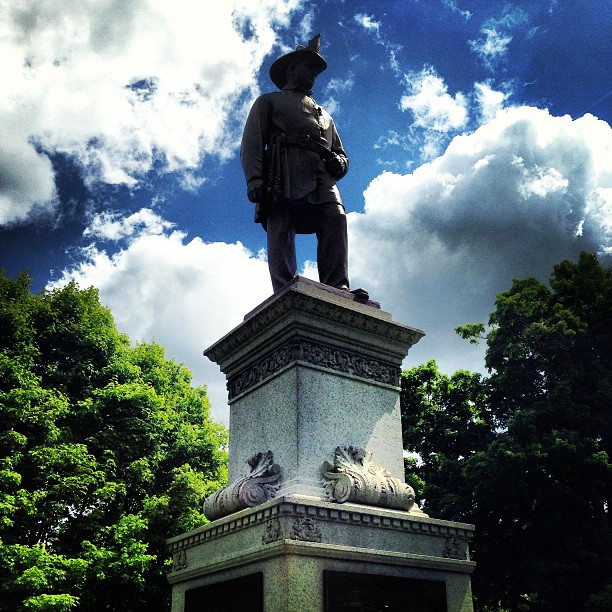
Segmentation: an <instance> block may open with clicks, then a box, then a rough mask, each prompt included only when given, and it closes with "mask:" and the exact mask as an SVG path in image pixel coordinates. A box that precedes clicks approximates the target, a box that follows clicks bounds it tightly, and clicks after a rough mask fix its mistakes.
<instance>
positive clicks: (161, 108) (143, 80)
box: [0, 0, 300, 224]
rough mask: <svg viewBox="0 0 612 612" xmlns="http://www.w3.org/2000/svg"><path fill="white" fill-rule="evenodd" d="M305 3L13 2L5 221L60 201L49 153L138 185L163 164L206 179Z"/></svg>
mask: <svg viewBox="0 0 612 612" xmlns="http://www.w3.org/2000/svg"><path fill="white" fill-rule="evenodd" d="M299 4H300V0H288V1H287V0H260V1H259V2H257V3H252V2H249V1H248V0H224V1H223V2H212V3H204V2H198V1H197V0H178V1H175V2H171V3H167V2H160V1H158V0H124V1H117V0H78V1H77V0H17V1H15V2H10V3H6V2H3V3H2V4H1V5H0V10H1V11H2V19H1V20H0V56H1V57H2V61H1V62H0V80H1V81H2V87H1V88H0V117H2V118H1V119H0V129H1V130H2V135H3V137H2V139H1V140H0V176H2V181H0V223H2V224H8V223H11V222H14V221H21V220H24V219H26V218H27V217H28V215H30V214H31V213H32V211H33V210H34V209H35V208H37V207H40V206H41V205H43V206H44V205H46V206H47V207H48V206H50V205H52V204H53V202H54V200H55V198H56V194H55V185H54V180H55V176H54V171H53V168H52V166H51V163H50V161H49V158H48V157H47V156H46V154H55V153H60V154H65V155H69V156H72V157H73V158H75V159H76V160H77V161H78V163H79V164H80V165H81V166H82V167H83V168H84V170H86V178H87V179H88V180H89V181H90V182H91V181H95V180H101V181H105V182H107V183H111V184H125V185H128V186H134V185H136V184H137V183H138V181H139V180H140V178H141V177H142V175H143V174H144V173H146V172H148V171H150V170H151V169H152V168H153V167H154V165H155V167H156V168H158V169H160V171H180V172H183V171H185V172H187V173H191V175H190V176H189V178H188V179H187V180H186V183H185V184H186V186H188V187H193V186H194V185H196V184H197V183H198V181H202V180H203V179H202V177H201V176H200V177H196V176H195V174H194V171H195V170H196V169H197V168H198V167H199V165H200V163H201V162H202V159H203V158H205V157H206V156H215V157H216V159H217V161H218V159H224V158H226V157H227V156H228V155H230V154H233V151H234V150H235V146H236V142H237V140H238V138H239V133H238V132H239V127H238V126H239V123H240V120H241V116H240V115H241V113H244V112H246V109H247V106H248V101H249V100H250V99H252V97H253V96H254V94H255V93H257V92H256V87H257V85H256V74H257V71H258V70H259V68H260V66H261V63H262V61H263V59H264V57H265V56H266V55H267V54H268V53H269V52H270V51H271V50H272V49H273V48H274V45H275V43H276V34H275V30H274V29H275V28H278V27H282V26H286V25H288V24H289V19H290V16H291V14H292V12H293V11H295V10H296V8H297V7H298V6H299ZM221 48H222V49H223V53H219V49H221ZM43 153H44V154H43ZM204 172H205V167H204Z"/></svg>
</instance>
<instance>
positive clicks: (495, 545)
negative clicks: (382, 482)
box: [402, 254, 612, 612]
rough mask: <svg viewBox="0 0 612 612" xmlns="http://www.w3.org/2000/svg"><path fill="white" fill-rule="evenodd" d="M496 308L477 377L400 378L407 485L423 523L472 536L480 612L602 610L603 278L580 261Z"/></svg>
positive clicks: (608, 525)
mask: <svg viewBox="0 0 612 612" xmlns="http://www.w3.org/2000/svg"><path fill="white" fill-rule="evenodd" d="M495 306H496V308H495V311H494V312H493V313H492V314H491V317H490V320H489V329H488V332H487V333H486V342H487V347H488V348H487V354H486V362H485V363H486V366H487V368H488V371H489V376H488V377H487V378H483V379H480V377H479V376H478V375H476V374H467V373H462V372H460V373H456V374H455V375H453V376H452V377H447V376H445V375H443V374H440V373H439V372H438V371H437V370H436V369H435V364H431V363H430V364H428V365H427V366H421V367H419V368H415V369H413V370H411V371H408V372H405V373H404V375H403V380H402V385H403V386H402V405H403V414H404V428H405V431H404V438H405V444H406V448H407V449H409V450H411V451H414V452H417V453H419V455H420V456H421V458H422V464H420V465H417V464H416V463H413V464H412V465H410V466H409V467H408V475H409V477H410V478H412V479H413V480H418V479H421V480H423V481H424V482H425V483H426V484H425V485H424V487H423V490H422V498H423V500H424V503H425V506H426V508H427V510H428V511H429V512H430V513H431V515H432V516H437V517H440V518H446V519H451V520H461V521H467V522H473V523H475V524H476V537H475V540H474V542H473V549H474V558H475V560H476V561H477V562H478V568H477V570H476V573H475V574H474V592H475V595H476V598H477V602H478V604H479V607H480V609H482V610H485V609H486V610H495V609H509V610H538V611H540V610H541V611H551V612H553V611H554V612H559V611H561V612H563V611H565V610H567V611H574V610H590V611H593V612H594V611H599V610H601V611H603V610H609V609H612V597H611V593H612V581H611V580H610V579H611V577H612V515H611V513H610V503H611V501H612V461H611V457H612V401H611V400H612V367H611V366H612V359H611V353H612V337H611V336H612V334H611V329H612V328H611V324H610V323H611V321H612V270H610V269H604V268H602V267H601V265H600V264H599V262H598V260H597V258H596V257H595V256H594V255H588V254H582V255H581V257H580V259H579V261H578V262H576V263H572V262H569V261H564V262H562V263H560V264H559V265H557V266H556V267H555V268H554V271H553V274H552V276H551V278H550V285H549V286H546V285H544V284H543V283H541V282H540V281H538V280H536V279H535V278H528V279H521V280H515V281H514V282H513V285H512V287H511V289H510V290H509V291H506V292H503V293H501V294H499V295H498V296H497V300H496V303H495ZM458 331H459V333H460V334H461V335H462V336H463V337H465V338H468V339H474V340H477V339H478V337H482V336H483V335H484V334H485V326H484V325H483V324H472V325H469V326H464V327H462V328H459V329H458ZM466 380H470V381H472V382H473V386H470V385H467V384H466V382H465V381H466Z"/></svg>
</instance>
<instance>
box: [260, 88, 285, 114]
mask: <svg viewBox="0 0 612 612" xmlns="http://www.w3.org/2000/svg"><path fill="white" fill-rule="evenodd" d="M280 95H281V92H280V91H270V92H268V93H263V94H261V95H259V96H258V97H257V98H256V99H255V102H254V103H253V108H259V109H262V110H263V109H265V108H269V107H270V106H272V107H273V106H274V102H275V100H278V99H279V96H280Z"/></svg>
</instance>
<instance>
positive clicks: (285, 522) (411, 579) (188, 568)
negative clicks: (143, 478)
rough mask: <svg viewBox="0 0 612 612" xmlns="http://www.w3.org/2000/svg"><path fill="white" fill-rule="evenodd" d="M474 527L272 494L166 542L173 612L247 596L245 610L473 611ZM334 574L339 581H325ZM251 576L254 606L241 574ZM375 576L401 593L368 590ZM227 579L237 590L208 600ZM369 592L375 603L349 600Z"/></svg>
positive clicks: (232, 604) (233, 604)
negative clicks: (255, 584)
mask: <svg viewBox="0 0 612 612" xmlns="http://www.w3.org/2000/svg"><path fill="white" fill-rule="evenodd" d="M472 533H473V526H472V525H465V524H461V523H453V522H448V521H441V520H435V519H431V518H427V517H419V516H411V515H409V514H408V513H406V512H398V511H395V510H387V509H377V508H369V507H365V506H362V505H357V504H333V503H326V502H318V501H305V500H304V499H303V498H297V497H292V496H287V497H282V498H276V499H273V500H270V501H268V502H266V503H265V504H262V505H260V506H257V507H255V508H248V509H245V510H242V511H240V512H237V513H235V514H232V515H231V516H228V517H226V518H223V519H219V520H217V521H214V522H213V523H211V524H209V525H206V526H204V527H201V528H200V529H196V530H194V531H191V532H189V533H186V534H183V535H181V536H179V537H176V538H173V539H172V540H170V541H169V548H170V551H171V552H172V554H173V570H172V573H171V574H170V576H169V579H170V582H171V583H172V585H173V606H172V612H183V611H185V612H194V611H195V610H208V609H211V610H212V609H215V610H221V609H222V610H234V609H235V610H240V609H244V608H241V607H240V606H241V602H247V601H248V602H249V607H248V609H249V610H250V611H251V612H257V610H262V611H265V612H295V611H297V610H300V611H301V610H304V611H308V612H324V611H325V612H338V611H339V610H349V609H356V610H367V609H384V605H385V603H386V601H387V600H386V599H385V597H393V596H395V598H396V599H394V600H391V601H397V598H398V597H405V598H408V599H409V600H410V604H411V605H410V607H402V608H400V607H399V606H398V605H397V604H396V606H395V607H392V606H389V607H390V609H410V610H417V611H420V610H423V611H426V612H434V611H436V610H440V611H444V612H471V610H472V599H471V590H470V573H471V572H472V571H473V569H474V566H475V564H474V563H473V562H472V561H470V560H469V551H468V540H469V538H470V537H471V536H472ZM339 572H340V573H341V574H339V575H340V581H339V585H340V586H338V584H336V585H334V584H333V582H331V581H330V580H329V578H331V577H333V576H334V574H337V573H339ZM258 575H259V576H260V581H261V591H260V593H259V594H258V597H259V598H260V599H259V606H260V607H258V605H257V603H258V602H257V601H256V602H255V603H254V602H253V599H254V598H253V597H251V596H252V595H253V593H252V592H251V591H250V590H249V586H248V582H247V580H248V579H249V578H257V576H258ZM350 577H353V578H354V580H353V582H354V584H353V585H352V586H350V581H349V580H348V579H349V578H350ZM241 578H242V579H243V580H245V588H246V589H247V591H244V590H241V588H240V584H241V583H240V579H241ZM377 579H394V580H397V581H399V589H398V590H399V595H398V594H397V593H396V594H395V595H393V594H392V593H391V594H389V593H385V592H380V591H379V590H378V589H368V588H367V585H368V581H369V582H372V581H373V580H374V584H375V581H376V580H377ZM233 580H236V588H234V589H233V590H232V589H230V590H229V591H228V590H226V591H225V592H223V597H224V600H223V602H224V603H223V605H227V608H225V607H220V608H215V607H214V606H213V607H209V606H210V605H211V601H213V600H214V599H213V597H214V590H215V588H218V587H220V588H223V586H224V585H232V583H231V582H230V581H233ZM404 583H407V586H406V587H404ZM355 584H356V585H357V586H355ZM359 585H363V586H362V588H361V591H360V590H359V589H360V586H359ZM415 587H418V589H416V588H415ZM206 589H208V590H206ZM228 593H229V594H228ZM186 595H187V597H186ZM228 597H229V598H230V600H228V599H227V598H228ZM332 597H333V598H334V601H335V602H336V607H334V606H331V605H328V603H329V601H330V599H331V598H332ZM368 597H369V598H371V599H372V600H373V602H374V603H375V604H376V605H378V606H379V607H376V608H374V607H373V608H368V607H365V606H364V607H361V608H359V607H347V606H348V604H349V603H350V602H351V601H352V600H356V601H358V602H360V603H361V604H362V605H363V604H364V601H366V600H367V598H368ZM255 599H257V598H255ZM337 602H341V603H342V606H338V605H337ZM186 603H187V605H186Z"/></svg>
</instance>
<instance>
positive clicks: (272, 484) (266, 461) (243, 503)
mask: <svg viewBox="0 0 612 612" xmlns="http://www.w3.org/2000/svg"><path fill="white" fill-rule="evenodd" d="M247 463H248V464H249V466H250V467H251V471H250V472H249V473H248V474H246V475H245V476H243V477H242V478H238V480H235V481H234V482H233V483H232V484H231V485H229V486H228V487H226V488H224V489H219V490H218V491H215V493H213V494H212V495H209V496H208V497H207V498H206V499H205V500H204V509H203V510H204V514H205V515H206V517H207V518H208V519H209V520H211V521H214V520H216V519H218V518H222V517H224V516H227V515H228V514H232V513H233V512H238V510H243V509H244V508H252V507H253V506H258V505H259V504H263V503H264V502H266V501H268V500H269V499H272V498H273V497H274V495H275V494H276V492H277V491H278V489H279V488H280V484H278V483H279V480H280V477H281V469H280V466H279V465H278V463H274V456H273V454H272V451H268V452H267V453H257V454H256V455H253V457H251V459H249V460H248V462H247Z"/></svg>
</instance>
